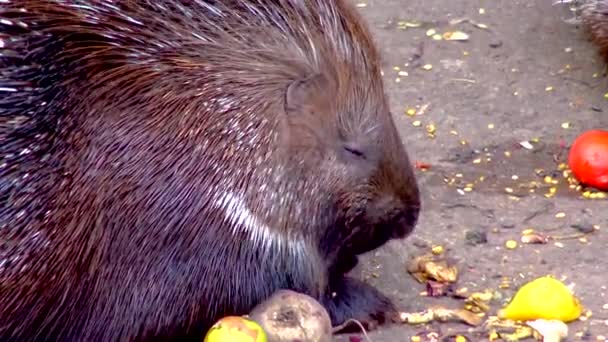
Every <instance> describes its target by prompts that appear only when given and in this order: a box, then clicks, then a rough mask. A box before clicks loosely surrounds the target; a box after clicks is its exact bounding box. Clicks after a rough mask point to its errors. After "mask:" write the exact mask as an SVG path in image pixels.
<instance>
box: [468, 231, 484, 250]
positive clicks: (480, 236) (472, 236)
mask: <svg viewBox="0 0 608 342" xmlns="http://www.w3.org/2000/svg"><path fill="white" fill-rule="evenodd" d="M464 238H465V240H466V242H467V244H468V245H472V246H476V245H480V244H484V243H487V242H488V234H487V233H486V232H482V231H479V230H470V231H467V232H466V233H465V236H464Z"/></svg>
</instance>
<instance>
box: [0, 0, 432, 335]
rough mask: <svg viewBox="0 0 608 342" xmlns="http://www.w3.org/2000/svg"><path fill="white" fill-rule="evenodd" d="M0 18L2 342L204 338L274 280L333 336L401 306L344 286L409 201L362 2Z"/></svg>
mask: <svg viewBox="0 0 608 342" xmlns="http://www.w3.org/2000/svg"><path fill="white" fill-rule="evenodd" d="M77 5H78V6H77ZM22 9H25V10H22ZM0 18H1V19H3V20H2V21H0V39H1V46H2V47H0V303H1V304H0V340H1V341H117V340H121V341H122V340H163V339H175V338H178V337H189V338H193V339H194V340H200V334H202V333H204V332H205V331H206V329H208V327H209V326H210V324H212V323H213V322H214V321H215V320H216V319H218V318H220V317H221V316H223V315H228V314H244V313H246V312H247V311H248V310H250V309H251V308H252V307H253V306H254V305H255V304H257V303H258V302H259V301H260V300H262V299H264V298H266V297H268V296H269V295H271V294H272V293H273V292H274V291H275V290H277V289H279V288H288V289H293V290H296V291H300V292H303V293H307V294H309V295H311V296H314V297H315V298H317V299H319V300H320V301H321V302H322V303H323V304H324V305H325V307H326V308H327V309H328V311H329V313H330V316H331V318H332V322H333V324H340V323H342V322H344V321H345V320H346V319H347V318H351V317H352V318H355V319H359V320H361V321H363V322H373V321H380V322H382V321H383V320H384V319H385V318H386V317H387V315H390V314H392V313H394V309H395V308H394V306H393V304H392V303H391V302H390V301H389V300H388V299H387V298H386V297H385V296H384V295H382V294H381V293H379V292H378V291H377V290H375V289H374V288H372V287H371V286H369V285H366V284H364V283H363V282H360V281H357V280H355V279H352V278H348V277H345V276H344V273H346V272H348V271H350V270H351V269H352V268H353V267H354V266H355V265H356V263H357V255H359V254H361V253H365V252H368V251H370V250H372V249H375V248H378V247H380V246H382V245H383V244H384V243H385V242H386V241H388V240H389V239H393V238H403V237H405V236H407V235H408V234H409V233H410V232H411V230H412V229H413V228H414V226H415V224H416V221H417V216H418V212H419V207H420V200H419V194H418V187H417V184H416V179H415V177H414V173H413V171H412V168H411V165H410V161H409V160H408V156H407V153H406V151H405V150H404V147H403V146H402V144H401V141H400V138H399V136H398V134H397V130H396V129H395V126H394V124H393V121H392V119H391V115H390V111H389V108H388V105H387V101H386V98H385V94H384V90H383V85H382V80H381V76H380V70H379V61H380V57H379V56H378V53H377V51H376V49H375V46H374V43H373V41H372V38H371V36H370V33H369V32H368V30H367V28H366V27H365V25H364V24H363V23H362V20H361V18H360V17H359V15H358V14H357V13H356V12H355V10H354V9H353V7H351V6H350V5H347V4H346V2H344V1H338V0H241V1H237V0H233V1H232V0H227V1H199V2H193V1H162V0H150V1H144V0H141V1H116V2H109V1H93V0H80V1H76V0H73V1H40V0H11V1H10V2H8V3H0Z"/></svg>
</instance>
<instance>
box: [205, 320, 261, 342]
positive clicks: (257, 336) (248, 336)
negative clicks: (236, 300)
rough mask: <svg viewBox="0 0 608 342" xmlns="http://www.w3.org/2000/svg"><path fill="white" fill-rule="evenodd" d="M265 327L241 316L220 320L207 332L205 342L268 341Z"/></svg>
mask: <svg viewBox="0 0 608 342" xmlns="http://www.w3.org/2000/svg"><path fill="white" fill-rule="evenodd" d="M267 340H268V338H267V336H266V333H265V331H264V329H263V328H262V327H261V326H260V325H259V324H258V323H257V322H255V321H253V320H250V319H248V318H245V317H241V316H227V317H224V318H222V319H220V320H218V321H217V322H216V323H215V324H214V325H213V326H212V327H211V328H210V329H209V331H208V332H207V335H206V336H205V339H204V340H203V341H204V342H224V341H233V342H266V341H267Z"/></svg>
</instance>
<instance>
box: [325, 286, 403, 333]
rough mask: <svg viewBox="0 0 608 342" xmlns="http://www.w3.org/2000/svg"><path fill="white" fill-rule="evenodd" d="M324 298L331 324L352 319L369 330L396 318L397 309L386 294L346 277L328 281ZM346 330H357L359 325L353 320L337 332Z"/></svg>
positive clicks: (338, 323)
mask: <svg viewBox="0 0 608 342" xmlns="http://www.w3.org/2000/svg"><path fill="white" fill-rule="evenodd" d="M324 301H325V302H324V305H325V308H326V309H327V310H328V312H329V317H330V318H331V322H332V325H333V326H334V327H336V326H339V325H342V324H344V323H345V322H347V321H348V320H349V319H353V320H356V321H358V322H359V323H361V324H362V325H363V327H364V328H365V330H373V329H374V328H376V327H377V326H378V325H380V324H383V323H385V322H387V321H394V320H395V319H396V317H397V309H396V308H395V306H394V305H393V303H392V302H391V300H390V299H389V298H388V297H386V296H385V295H384V294H382V293H381V292H380V291H378V290H377V289H376V288H374V287H373V286H371V285H369V284H366V283H364V282H362V281H360V280H357V279H354V278H350V277H343V278H341V279H339V280H336V281H335V282H334V283H333V284H331V286H330V293H328V294H327V296H326V298H325V300H324ZM350 331H360V327H358V325H356V324H355V323H353V324H347V325H345V326H344V328H343V329H340V332H350Z"/></svg>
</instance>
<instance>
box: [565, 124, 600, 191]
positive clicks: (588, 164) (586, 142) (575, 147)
mask: <svg viewBox="0 0 608 342" xmlns="http://www.w3.org/2000/svg"><path fill="white" fill-rule="evenodd" d="M568 164H570V169H571V170H572V173H573V174H574V177H576V178H577V179H578V181H579V182H581V183H582V184H584V185H587V186H592V187H594V188H597V189H600V190H608V131H601V130H592V131H587V132H585V133H583V134H581V135H580V136H579V137H578V138H576V140H575V141H574V143H573V144H572V147H570V154H569V156H568Z"/></svg>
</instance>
